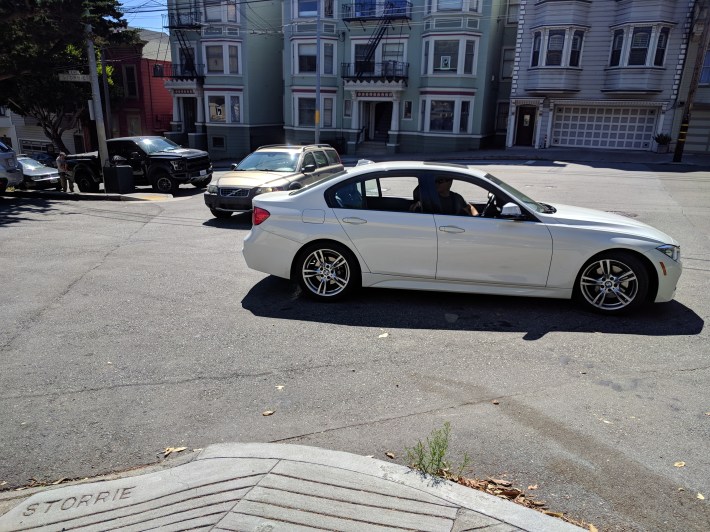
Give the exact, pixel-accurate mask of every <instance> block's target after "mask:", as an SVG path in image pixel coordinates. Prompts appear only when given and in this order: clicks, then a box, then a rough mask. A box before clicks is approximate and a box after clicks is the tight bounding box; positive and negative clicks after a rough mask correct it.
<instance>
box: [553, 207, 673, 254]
mask: <svg viewBox="0 0 710 532" xmlns="http://www.w3.org/2000/svg"><path fill="white" fill-rule="evenodd" d="M553 207H554V208H555V209H557V212H555V213H554V214H540V215H539V216H540V217H541V218H543V219H544V220H545V221H546V222H548V223H554V224H562V225H567V226H576V227H587V228H593V229H594V228H596V229H599V230H609V231H613V232H616V233H620V234H626V235H629V236H635V237H641V238H643V239H646V240H652V241H656V242H659V243H662V244H675V245H678V242H677V241H676V240H675V239H674V238H673V237H671V236H669V235H667V234H666V233H664V232H663V231H659V230H658V229H656V228H655V227H651V226H650V225H648V224H645V223H643V222H641V221H639V220H634V219H633V218H629V217H628V216H622V215H620V214H615V213H612V212H604V211H598V210H596V209H587V208H584V207H574V206H572V205H560V204H554V205H553Z"/></svg>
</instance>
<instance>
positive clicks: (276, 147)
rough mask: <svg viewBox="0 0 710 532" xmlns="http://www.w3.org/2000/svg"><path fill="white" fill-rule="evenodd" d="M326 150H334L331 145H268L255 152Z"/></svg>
mask: <svg viewBox="0 0 710 532" xmlns="http://www.w3.org/2000/svg"><path fill="white" fill-rule="evenodd" d="M325 148H330V149H331V150H332V149H334V148H333V146H331V145H330V144H304V145H297V144H267V145H265V146H259V147H258V148H257V149H256V150H255V151H292V152H294V153H301V152H305V151H308V150H316V149H325Z"/></svg>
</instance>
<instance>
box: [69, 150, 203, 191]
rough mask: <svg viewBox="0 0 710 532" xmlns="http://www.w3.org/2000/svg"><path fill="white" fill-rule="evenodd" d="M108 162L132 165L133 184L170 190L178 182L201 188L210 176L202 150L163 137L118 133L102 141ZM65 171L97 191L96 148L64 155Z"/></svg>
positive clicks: (85, 187)
mask: <svg viewBox="0 0 710 532" xmlns="http://www.w3.org/2000/svg"><path fill="white" fill-rule="evenodd" d="M106 147H107V148H108V157H109V161H110V162H111V163H112V164H120V165H128V166H131V167H132V168H133V182H134V184H135V185H137V186H140V185H151V186H152V187H153V190H155V191H156V192H161V193H164V194H174V193H175V192H176V191H177V189H178V187H179V186H180V184H182V183H190V184H191V185H194V186H195V187H198V188H204V187H206V186H207V184H208V183H209V182H210V181H211V180H212V162H211V161H210V156H209V154H208V153H207V152H206V151H203V150H197V149H193V148H183V147H181V146H180V145H178V144H175V143H174V142H173V141H171V140H169V139H166V138H165V137H121V138H115V139H111V140H108V141H106ZM67 165H68V166H69V171H70V172H72V173H73V175H74V182H75V183H76V185H77V186H78V187H79V190H80V191H82V192H98V190H99V184H100V183H101V180H102V173H101V164H100V162H99V156H98V153H97V152H90V153H78V154H76V155H67Z"/></svg>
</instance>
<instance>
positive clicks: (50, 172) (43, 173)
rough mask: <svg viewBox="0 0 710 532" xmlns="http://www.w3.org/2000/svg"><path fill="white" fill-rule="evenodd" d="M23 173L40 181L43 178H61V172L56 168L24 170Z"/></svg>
mask: <svg viewBox="0 0 710 532" xmlns="http://www.w3.org/2000/svg"><path fill="white" fill-rule="evenodd" d="M22 173H23V174H24V175H26V176H29V177H31V178H32V179H39V178H41V177H59V171H58V170H57V169H56V168H49V167H47V168H38V169H36V170H27V169H25V168H23V169H22Z"/></svg>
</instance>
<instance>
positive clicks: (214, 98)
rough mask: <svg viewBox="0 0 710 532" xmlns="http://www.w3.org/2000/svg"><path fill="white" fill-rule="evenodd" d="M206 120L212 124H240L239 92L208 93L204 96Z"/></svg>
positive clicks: (240, 105)
mask: <svg viewBox="0 0 710 532" xmlns="http://www.w3.org/2000/svg"><path fill="white" fill-rule="evenodd" d="M206 102H207V120H208V121H209V122H210V123H213V124H241V122H242V97H241V95H240V94H210V95H208V96H207V97H206Z"/></svg>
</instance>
